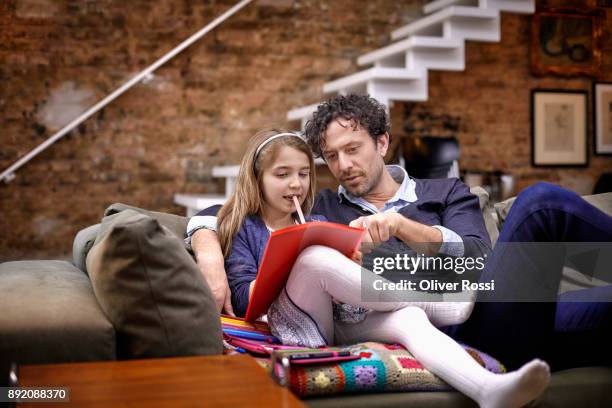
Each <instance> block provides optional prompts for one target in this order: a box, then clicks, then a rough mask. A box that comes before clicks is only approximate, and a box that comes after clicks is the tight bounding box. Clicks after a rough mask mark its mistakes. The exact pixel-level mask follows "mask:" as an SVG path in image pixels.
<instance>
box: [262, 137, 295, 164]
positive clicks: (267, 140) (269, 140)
mask: <svg viewBox="0 0 612 408" xmlns="http://www.w3.org/2000/svg"><path fill="white" fill-rule="evenodd" d="M284 136H295V137H297V138H299V139H300V140H302V141H303V140H304V139H302V136H300V135H298V134H296V133H291V132H284V133H279V134H278V135H274V136H272V137H270V138H268V139H266V140H264V141H263V142H262V143H261V144H260V145H259V147H258V148H257V150H255V159H254V160H253V164H255V162H256V161H257V156H259V152H261V149H263V148H264V146H265V145H267V144H268V143H270V142H271V141H273V140H274V139H278V138H279V137H284Z"/></svg>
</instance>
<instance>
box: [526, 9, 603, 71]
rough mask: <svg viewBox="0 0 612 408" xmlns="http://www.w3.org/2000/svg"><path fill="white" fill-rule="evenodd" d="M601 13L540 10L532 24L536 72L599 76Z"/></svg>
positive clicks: (532, 60)
mask: <svg viewBox="0 0 612 408" xmlns="http://www.w3.org/2000/svg"><path fill="white" fill-rule="evenodd" d="M601 16H602V14H601V10H594V11H591V12H589V13H580V12H578V11H571V10H563V9H550V10H543V11H539V12H537V13H536V14H535V15H534V16H533V19H532V25H531V70H532V72H533V73H534V74H536V75H546V74H557V75H565V76H573V75H591V76H596V75H597V74H598V73H599V69H600V66H601V33H602V29H601V20H602V17H601Z"/></svg>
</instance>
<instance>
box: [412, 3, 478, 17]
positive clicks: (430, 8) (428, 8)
mask: <svg viewBox="0 0 612 408" xmlns="http://www.w3.org/2000/svg"><path fill="white" fill-rule="evenodd" d="M478 3H479V0H436V1H432V2H431V3H427V4H426V5H424V6H423V13H425V14H432V13H435V12H436V11H438V10H442V9H443V8H446V7H448V6H475V7H477V6H479V4H478Z"/></svg>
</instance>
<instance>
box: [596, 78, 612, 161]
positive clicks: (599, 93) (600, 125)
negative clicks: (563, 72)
mask: <svg viewBox="0 0 612 408" xmlns="http://www.w3.org/2000/svg"><path fill="white" fill-rule="evenodd" d="M593 146H594V149H595V154H602V155H604V154H605V155H608V154H609V155H612V83H611V82H595V83H594V84H593Z"/></svg>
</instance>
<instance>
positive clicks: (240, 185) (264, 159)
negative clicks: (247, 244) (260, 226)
mask: <svg viewBox="0 0 612 408" xmlns="http://www.w3.org/2000/svg"><path fill="white" fill-rule="evenodd" d="M280 133H285V131H283V130H279V129H266V130H262V131H259V132H257V133H256V134H255V135H254V136H253V137H252V138H251V139H250V140H249V143H248V145H247V149H246V152H245V153H244V157H243V159H242V163H240V170H239V171H238V178H237V179H236V189H235V191H234V193H233V194H232V196H231V197H230V198H229V200H227V202H226V203H225V204H224V205H223V207H221V209H220V210H219V214H218V218H217V234H218V236H219V242H220V243H221V249H222V250H223V256H224V257H225V258H227V256H228V255H229V253H230V251H231V249H232V242H233V240H234V236H235V235H236V234H237V233H238V230H240V227H241V226H242V223H243V221H244V219H245V218H246V217H247V216H248V215H260V216H261V215H262V214H263V205H264V199H263V191H262V185H261V180H262V175H263V172H264V170H265V169H267V168H268V167H269V166H270V165H272V163H273V162H274V160H275V159H276V157H277V156H278V152H279V150H280V148H281V147H282V146H289V147H293V148H294V149H296V150H299V151H301V152H303V153H304V154H306V156H308V162H309V164H310V188H309V189H308V191H307V192H306V198H305V200H304V204H303V205H302V211H303V212H304V214H308V213H310V210H311V209H312V205H313V203H314V189H315V167H314V160H313V157H312V151H311V150H310V147H308V145H307V144H306V142H305V141H303V140H302V139H300V138H298V137H294V136H284V137H279V138H277V139H275V140H273V141H271V142H269V143H268V144H266V145H265V146H264V147H263V148H262V149H261V151H260V152H259V154H258V155H257V157H255V153H256V151H257V148H258V147H259V146H260V145H261V144H262V143H263V142H265V141H266V140H267V139H269V138H271V137H273V136H275V135H278V134H280Z"/></svg>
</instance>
